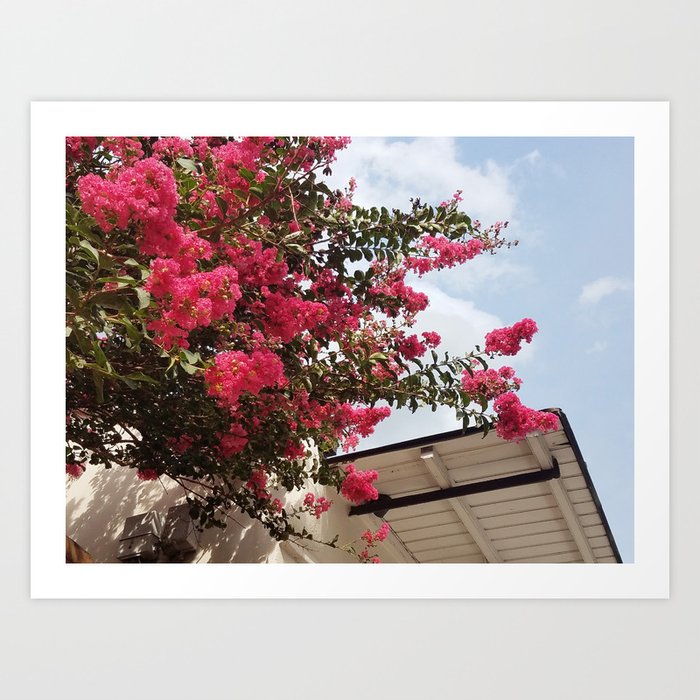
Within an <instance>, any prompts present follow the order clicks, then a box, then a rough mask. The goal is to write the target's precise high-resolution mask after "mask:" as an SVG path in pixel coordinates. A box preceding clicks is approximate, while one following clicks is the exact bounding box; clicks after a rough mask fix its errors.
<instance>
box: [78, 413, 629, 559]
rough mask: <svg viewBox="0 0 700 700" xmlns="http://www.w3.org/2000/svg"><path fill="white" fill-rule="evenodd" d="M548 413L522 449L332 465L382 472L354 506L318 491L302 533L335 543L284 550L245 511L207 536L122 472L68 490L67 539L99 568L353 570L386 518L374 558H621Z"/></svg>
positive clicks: (378, 452)
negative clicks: (323, 501) (181, 565)
mask: <svg viewBox="0 0 700 700" xmlns="http://www.w3.org/2000/svg"><path fill="white" fill-rule="evenodd" d="M549 410H551V411H553V412H555V413H556V414H557V415H558V416H559V418H560V429H559V430H557V431H554V432H551V433H548V434H546V435H532V436H529V437H528V438H527V439H526V440H523V441H521V442H519V443H516V442H506V441H504V440H502V439H501V438H499V437H498V436H497V435H496V433H495V432H493V431H492V432H490V433H489V434H488V435H486V436H485V437H484V436H483V434H482V432H481V430H477V429H469V430H466V431H461V430H457V431H451V432H446V433H440V434H438V435H431V436H428V437H422V438H416V439H414V440H409V441H407V442H402V443H398V444H394V445H388V446H386V447H380V448H374V449H369V450H364V451H361V452H357V453H354V454H350V455H337V456H333V457H331V458H330V459H329V461H330V462H331V463H332V464H335V465H337V466H338V467H339V468H342V467H343V466H345V465H347V464H350V463H353V464H355V466H356V467H357V468H358V469H360V470H365V469H372V470H376V471H377V472H378V473H379V478H378V480H377V481H376V482H375V486H376V487H377V489H378V490H379V493H380V497H379V499H377V500H376V501H370V502H368V503H366V504H363V505H360V506H353V507H351V505H350V504H348V503H346V502H345V501H344V500H343V499H342V498H341V497H340V496H338V495H337V494H335V492H333V493H332V494H331V493H326V492H325V491H323V490H322V489H321V488H319V487H317V488H316V492H317V493H318V494H319V495H325V496H327V497H330V498H333V500H334V505H333V507H332V508H331V509H330V511H328V512H327V513H325V514H324V515H323V516H322V517H321V518H320V519H318V520H316V519H314V518H310V517H309V518H306V520H305V521H304V522H303V523H299V526H300V528H301V527H302V526H303V527H305V528H306V529H307V531H309V532H311V533H312V534H313V535H314V537H315V538H316V539H318V540H322V541H325V542H330V541H332V540H333V538H334V537H335V536H336V535H338V540H337V543H336V545H335V546H328V545H323V544H317V543H315V542H311V541H308V540H297V541H288V542H276V541H274V540H272V539H271V538H270V537H269V536H268V534H267V532H266V531H265V530H264V528H263V527H262V526H261V525H260V523H258V522H257V521H254V520H251V519H250V518H248V517H247V516H246V515H244V514H242V513H239V512H233V513H231V515H230V522H229V524H228V526H227V527H226V529H225V530H218V529H211V530H205V531H204V532H197V531H196V530H195V529H194V528H193V527H192V525H191V523H190V522H188V516H187V509H186V508H184V509H183V508H182V507H181V506H182V504H183V503H184V492H183V491H182V489H181V487H180V486H179V485H178V484H176V483H175V482H173V481H171V480H169V479H167V478H163V479H161V480H159V481H156V482H141V481H138V479H137V478H136V476H135V473H134V470H129V469H123V468H114V469H103V468H96V467H90V468H88V471H87V472H86V473H85V474H84V475H83V476H82V477H81V478H80V479H78V480H77V481H75V482H71V483H70V484H69V486H68V491H67V531H66V535H67V536H68V537H70V538H71V539H72V540H73V541H74V542H75V543H77V544H78V545H79V546H80V547H82V548H83V549H84V550H86V551H87V552H88V553H89V555H90V556H91V557H92V559H93V561H95V562H97V563H100V562H118V561H136V562H143V561H181V562H187V563H207V562H211V563H215V562H219V563H228V562H233V563H235V562H268V563H353V562H356V561H357V558H356V557H355V556H352V555H351V554H349V553H348V551H347V548H348V547H354V548H355V551H361V550H362V549H363V548H364V544H363V540H362V534H363V532H365V531H366V530H368V529H370V530H373V531H376V530H377V529H379V527H381V526H382V523H384V522H386V523H388V524H389V526H390V530H389V534H388V536H387V537H386V539H385V540H384V541H382V542H379V543H376V545H375V547H374V548H373V549H372V551H371V554H372V555H375V554H376V555H378V556H379V557H380V558H381V560H382V562H384V563H392V562H403V563H427V562H430V563H443V562H444V563H479V562H491V563H500V562H562V563H574V562H589V563H593V562H600V563H613V562H621V558H620V554H619V552H618V549H617V546H616V544H615V540H614V538H613V535H612V533H611V531H610V527H609V525H608V522H607V520H606V517H605V513H604V512H603V508H602V506H601V504H600V501H599V499H598V496H597V494H596V491H595V488H594V486H593V483H592V481H591V478H590V474H589V472H588V469H587V467H586V463H585V461H584V460H583V457H582V455H581V451H580V449H579V447H578V444H577V442H576V438H575V436H574V434H573V432H572V429H571V426H570V425H569V422H568V419H567V418H566V415H565V414H564V413H563V412H562V411H561V410H559V409H549ZM310 488H311V485H310ZM282 495H283V494H280V496H282ZM303 496H304V493H301V492H299V493H298V494H297V495H291V494H290V495H288V496H287V503H286V505H291V504H293V503H295V502H300V501H301V500H302V498H303ZM175 531H177V532H178V533H179V534H178V535H177V537H176V536H175V535H173V534H172V533H174V532H175ZM166 532H169V533H170V534H169V535H167V536H166V534H165V533H166ZM161 545H163V546H161Z"/></svg>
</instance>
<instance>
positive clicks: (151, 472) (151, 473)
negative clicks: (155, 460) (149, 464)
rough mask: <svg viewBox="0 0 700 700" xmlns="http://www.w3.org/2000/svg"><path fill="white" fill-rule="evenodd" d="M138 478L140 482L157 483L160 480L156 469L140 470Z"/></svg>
mask: <svg viewBox="0 0 700 700" xmlns="http://www.w3.org/2000/svg"><path fill="white" fill-rule="evenodd" d="M136 476H137V477H138V478H139V480H140V481H155V480H156V479H157V478H158V472H157V471H156V470H155V469H139V470H138V471H137V472H136Z"/></svg>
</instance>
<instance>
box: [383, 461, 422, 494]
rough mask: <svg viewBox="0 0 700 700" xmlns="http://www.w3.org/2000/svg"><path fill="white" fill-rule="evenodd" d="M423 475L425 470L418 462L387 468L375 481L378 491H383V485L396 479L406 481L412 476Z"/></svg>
mask: <svg viewBox="0 0 700 700" xmlns="http://www.w3.org/2000/svg"><path fill="white" fill-rule="evenodd" d="M421 474H425V468H424V467H423V465H422V464H420V463H418V462H405V463H403V464H401V465H398V466H394V467H388V468H387V469H384V470H383V471H381V472H379V479H377V481H376V485H377V488H378V489H379V491H383V488H382V487H383V486H384V484H390V483H391V482H393V481H396V479H406V478H408V477H412V476H420V475H421Z"/></svg>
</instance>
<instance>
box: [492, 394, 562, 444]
mask: <svg viewBox="0 0 700 700" xmlns="http://www.w3.org/2000/svg"><path fill="white" fill-rule="evenodd" d="M493 408H494V410H495V411H496V414H497V415H498V422H497V423H496V433H497V434H498V435H499V436H500V437H502V438H503V439H504V440H515V441H517V442H519V441H520V440H523V439H524V438H525V437H527V436H528V435H529V434H530V433H533V432H536V431H541V432H543V433H546V432H548V431H550V430H557V428H558V427H559V419H558V418H557V417H556V416H555V415H554V414H553V413H547V412H546V411H535V410H534V409H532V408H528V407H527V406H524V405H523V404H522V403H521V402H520V399H519V398H518V397H517V396H516V395H515V394H513V393H512V392H509V393H507V394H503V395H501V396H499V397H498V398H497V399H496V400H495V401H494V404H493Z"/></svg>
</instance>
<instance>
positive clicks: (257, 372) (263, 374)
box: [204, 348, 286, 412]
mask: <svg viewBox="0 0 700 700" xmlns="http://www.w3.org/2000/svg"><path fill="white" fill-rule="evenodd" d="M204 379H205V381H206V383H207V385H208V391H209V395H210V396H215V397H216V398H217V399H218V400H219V402H220V403H221V404H222V405H223V406H227V407H228V408H229V409H230V410H231V411H234V412H235V410H236V409H237V408H238V401H239V399H240V396H241V394H242V393H243V392H250V393H251V394H259V393H260V392H261V391H262V389H264V388H265V387H274V386H278V387H279V386H283V385H284V384H285V383H286V379H285V377H284V365H283V364H282V360H280V358H279V357H278V356H277V355H276V354H275V353H274V352H272V351H271V350H268V349H267V348H262V349H260V350H254V351H253V352H252V353H251V354H250V355H247V354H246V353H244V352H240V351H238V350H234V351H231V352H222V353H219V354H218V355H217V356H216V357H215V358H214V365H213V366H211V367H209V368H208V369H207V370H206V371H205V373H204Z"/></svg>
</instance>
